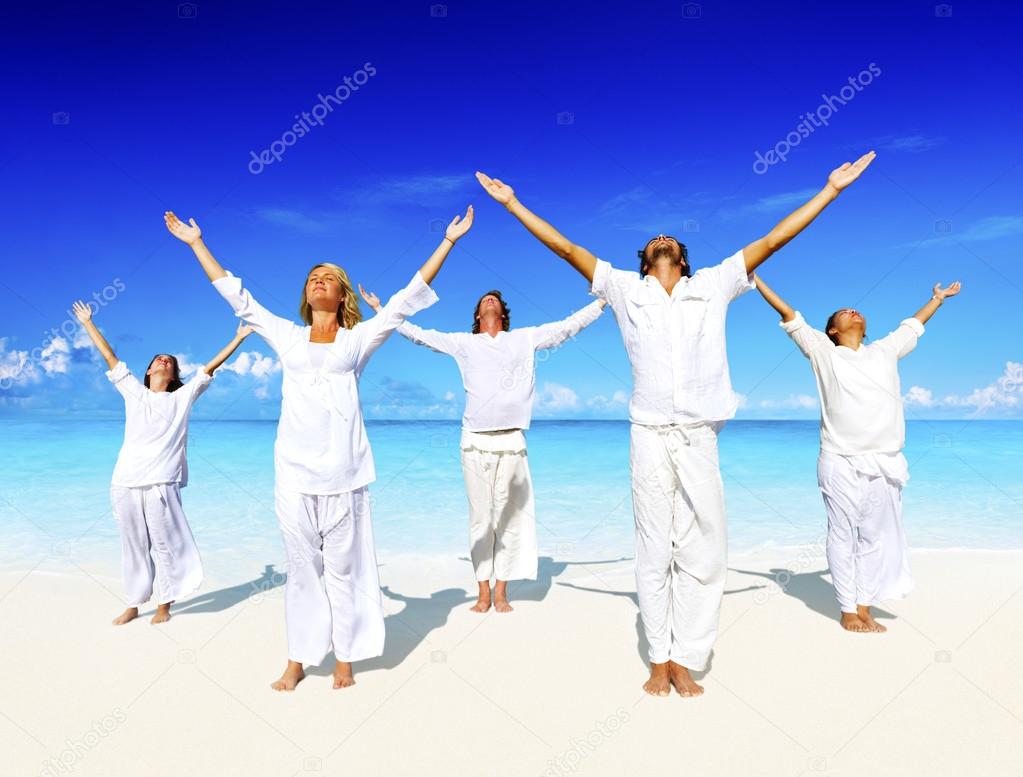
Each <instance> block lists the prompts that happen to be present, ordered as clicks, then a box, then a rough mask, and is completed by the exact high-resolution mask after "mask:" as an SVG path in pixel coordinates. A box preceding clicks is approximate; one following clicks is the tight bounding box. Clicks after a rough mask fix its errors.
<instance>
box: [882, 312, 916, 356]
mask: <svg viewBox="0 0 1023 777" xmlns="http://www.w3.org/2000/svg"><path fill="white" fill-rule="evenodd" d="M923 333H924V325H923V324H921V323H920V322H919V321H918V320H917V319H915V318H912V317H910V318H906V319H903V320H902V321H901V322H899V327H898V329H896V330H895V331H894V332H892V333H891V334H889V335H886V336H885V337H882V338H881V339H880V340H878V341H877V342H876V343H874V345H875V346H883V347H887V348H891V349H892V351H894V352H895V356H896V357H897V358H899V359H901V358H902V357H903V356H906V355H907V354H909V353H910V352H911V351H912V350H913V349H914V348H916V344H917V341H918V340H919V339H920V337H921V335H923Z"/></svg>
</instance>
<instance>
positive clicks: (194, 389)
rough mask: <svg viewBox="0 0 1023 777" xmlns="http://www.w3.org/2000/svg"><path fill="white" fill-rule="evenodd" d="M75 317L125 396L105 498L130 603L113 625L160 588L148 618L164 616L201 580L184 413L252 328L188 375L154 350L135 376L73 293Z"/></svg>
mask: <svg viewBox="0 0 1023 777" xmlns="http://www.w3.org/2000/svg"><path fill="white" fill-rule="evenodd" d="M72 309H73V310H74V312H75V316H76V317H77V318H78V321H79V322H80V323H81V325H82V327H83V328H84V329H85V331H86V332H87V333H88V335H89V337H90V339H91V340H92V342H93V345H95V346H96V350H97V351H99V353H100V355H101V356H102V357H103V359H104V361H106V363H107V367H108V368H109V369H108V370H107V378H109V379H110V382H111V383H113V384H114V388H116V389H117V391H118V393H120V394H121V396H122V397H124V442H123V443H122V445H121V451H120V453H119V454H118V456H117V464H116V465H115V466H114V474H113V476H112V477H111V483H110V501H111V504H112V505H113V510H114V518H116V519H117V525H118V527H119V528H120V531H121V572H122V576H123V578H124V592H125V597H126V598H127V600H128V608H127V609H126V610H125V611H124V612H122V613H121V614H120V615H118V616H117V618H115V619H114V625H115V626H123V625H124V624H125V623H129V622H130V621H133V620H135V619H136V618H137V617H138V615H139V605H141V604H144V603H146V602H148V601H149V599H150V598H151V597H152V596H153V589H154V584H155V585H156V586H157V587H158V589H159V593H158V594H157V595H158V597H159V598H158V599H157V602H158V604H157V607H156V614H155V615H153V619H152V622H153V623H164V622H166V621H168V620H170V617H171V616H170V607H171V605H172V604H173V603H174V602H175V601H177V600H178V599H180V598H181V597H183V596H187V595H188V594H190V593H192V592H193V591H195V590H196V589H197V588H198V587H199V584H200V583H201V582H202V576H203V573H202V560H201V559H200V558H199V549H198V548H197V547H196V545H195V538H194V537H193V536H192V529H191V527H190V526H189V525H188V519H187V518H186V517H185V511H184V509H183V508H182V506H181V489H182V488H184V487H185V486H187V485H188V460H187V459H186V457H185V451H186V448H187V445H188V417H189V414H190V413H191V412H192V405H193V404H194V403H195V400H196V399H198V397H199V395H200V394H202V393H203V392H204V391H205V390H206V389H207V388H208V387H209V385H210V381H211V380H212V379H213V372H214V370H216V369H217V368H218V367H219V366H220V365H221V364H223V363H224V362H226V361H227V360H228V359H229V358H230V357H231V354H233V353H234V352H235V350H236V349H237V348H238V346H239V345H241V344H242V341H244V340H245V338H246V337H248V335H249V334H250V333H251V332H252V330H251V329H250V328H249V327H247V326H245V325H244V324H239V325H238V331H237V332H236V333H235V336H234V338H233V339H232V340H231V342H229V343H228V344H227V345H226V346H224V348H223V349H221V351H220V353H218V354H217V355H216V356H214V357H213V359H212V360H211V361H210V362H209V363H208V364H206V365H205V366H204V367H203V368H202V369H201V370H199V371H198V372H196V373H195V375H194V376H193V377H192V378H191V379H190V380H189V381H188V382H187V383H183V382H182V380H181V372H180V368H179V367H178V360H177V358H176V357H174V356H172V355H171V354H167V353H158V354H157V355H156V356H154V357H153V358H152V359H151V360H150V362H149V366H148V367H146V372H145V375H144V376H143V379H142V380H141V381H140V380H139V379H138V378H136V377H135V376H134V375H132V374H131V371H130V370H129V369H128V366H127V365H126V364H125V363H124V362H123V361H121V360H120V359H118V358H117V356H116V355H115V354H114V349H113V348H111V347H110V343H108V342H107V339H106V338H105V337H104V336H103V334H102V332H100V331H99V329H98V328H97V327H96V324H94V323H93V321H92V307H91V306H90V305H88V304H86V303H85V302H82V301H81V300H79V301H78V302H75V303H74V305H72Z"/></svg>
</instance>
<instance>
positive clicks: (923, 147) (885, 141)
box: [873, 135, 945, 154]
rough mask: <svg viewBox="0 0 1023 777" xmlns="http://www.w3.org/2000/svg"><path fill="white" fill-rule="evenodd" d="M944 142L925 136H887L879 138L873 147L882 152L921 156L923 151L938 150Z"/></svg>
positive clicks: (942, 139) (941, 139) (943, 140)
mask: <svg viewBox="0 0 1023 777" xmlns="http://www.w3.org/2000/svg"><path fill="white" fill-rule="evenodd" d="M944 142H945V138H939V137H934V138H928V137H925V136H924V135H903V136H901V137H896V136H894V135H886V136H884V137H882V138H877V139H876V140H875V141H874V143H873V145H874V146H876V147H877V148H880V149H881V150H882V151H891V152H894V153H899V152H908V153H911V154H919V153H920V152H921V151H930V150H931V149H932V148H936V147H937V146H940V145H941V144H942V143H944Z"/></svg>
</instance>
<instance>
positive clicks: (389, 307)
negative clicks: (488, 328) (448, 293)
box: [352, 271, 438, 365]
mask: <svg viewBox="0 0 1023 777" xmlns="http://www.w3.org/2000/svg"><path fill="white" fill-rule="evenodd" d="M437 300H438V297H437V292H435V291H434V290H433V289H432V288H431V287H430V285H429V284H427V282H426V281H425V280H423V276H422V275H421V274H420V273H419V272H418V271H416V274H415V275H414V276H413V277H412V280H411V281H409V283H408V285H407V286H406V287H405V288H403V289H401V290H400V291H397V292H395V293H394V294H393V295H392V296H391V298H390V299H389V300H387V304H386V305H384V306H383V307H382V308H380V312H378V313H377V314H376V315H375V316H373V318H371V319H369V320H367V321H362V322H361V323H359V324H356V325H355V327H354V328H353V329H352V333H353V334H354V335H356V337H357V338H358V339H357V349H358V350H357V355H356V361H357V363H358V364H359V365H362V364H364V363H365V361H366V359H368V358H369V357H370V356H371V355H372V354H373V352H374V351H375V350H376V349H377V348H379V347H380V345H381V344H382V343H383V342H384V340H386V339H387V337H388V335H390V334H391V332H393V331H394V330H395V329H397V328H398V326H399V325H400V324H401V322H402V321H404V320H405V319H406V318H408V317H409V316H412V315H414V314H416V313H418V312H419V311H420V310H425V309H426V308H428V307H430V305H432V304H434V303H435V302H436V301H437Z"/></svg>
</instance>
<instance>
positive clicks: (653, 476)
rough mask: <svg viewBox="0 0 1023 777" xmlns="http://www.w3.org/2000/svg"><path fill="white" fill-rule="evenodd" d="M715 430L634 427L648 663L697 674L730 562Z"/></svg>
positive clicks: (639, 575)
mask: <svg viewBox="0 0 1023 777" xmlns="http://www.w3.org/2000/svg"><path fill="white" fill-rule="evenodd" d="M719 428H720V424H712V423H708V424H698V425H691V426H675V425H672V426H641V425H639V424H633V425H632V434H631V437H632V445H631V453H630V464H631V469H632V509H633V514H634V516H635V519H636V592H637V594H638V598H639V611H640V616H641V617H642V620H643V631H644V632H645V633H646V638H647V642H648V643H649V646H650V648H649V657H650V661H651V662H652V663H656V664H663V663H664V662H666V661H668V660H669V659H670V660H672V661H674V662H675V663H677V664H681V665H682V666H684V667H686V668H688V669H692V670H694V671H701V670H703V669H705V668H706V667H707V662H708V660H709V658H710V652H711V649H712V648H713V647H714V640H715V639H716V638H717V630H718V614H719V611H720V609H721V598H722V596H723V595H724V589H725V576H726V573H727V563H728V558H727V557H728V540H727V527H726V521H725V497H724V487H723V484H722V482H721V473H720V471H719V469H718V447H717V432H718V429H719Z"/></svg>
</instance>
